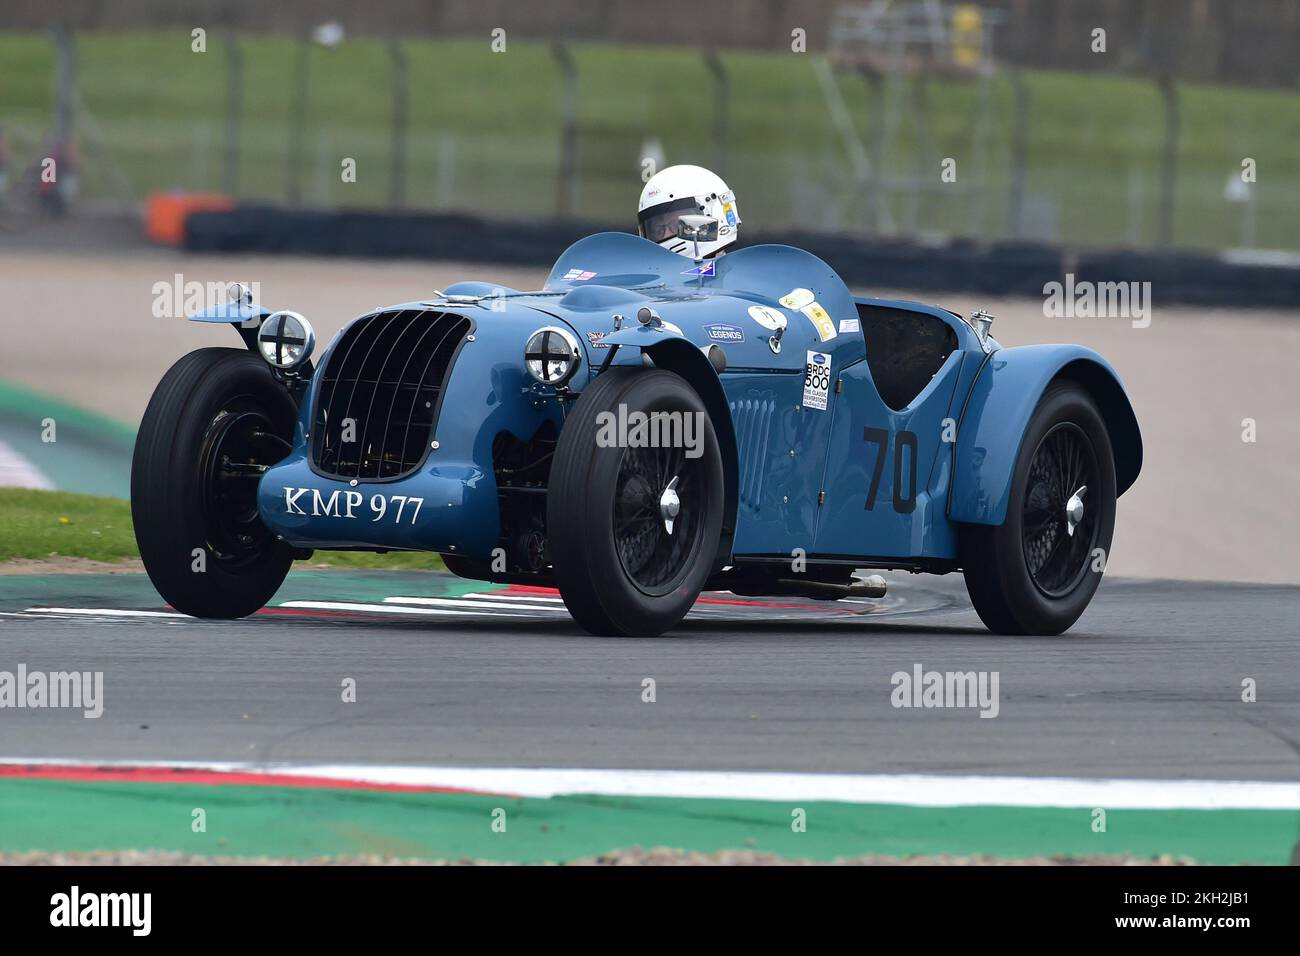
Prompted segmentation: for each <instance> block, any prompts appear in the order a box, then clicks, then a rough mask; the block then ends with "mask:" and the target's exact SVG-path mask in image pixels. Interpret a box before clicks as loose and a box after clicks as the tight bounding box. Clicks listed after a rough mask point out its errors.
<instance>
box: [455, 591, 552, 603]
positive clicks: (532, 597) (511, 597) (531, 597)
mask: <svg viewBox="0 0 1300 956" xmlns="http://www.w3.org/2000/svg"><path fill="white" fill-rule="evenodd" d="M464 597H467V598H490V599H491V600H493V601H545V602H547V603H548V604H563V603H564V599H563V598H558V597H550V596H548V595H542V594H492V593H490V592H488V591H483V592H481V593H479V594H466V595H464Z"/></svg>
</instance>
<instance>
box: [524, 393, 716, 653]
mask: <svg viewBox="0 0 1300 956" xmlns="http://www.w3.org/2000/svg"><path fill="white" fill-rule="evenodd" d="M620 409H623V410H624V412H623V414H622V415H620ZM636 412H642V413H644V414H646V415H647V416H648V415H650V414H652V413H655V412H667V413H678V414H680V415H682V416H683V417H682V418H680V419H678V421H679V422H681V423H682V425H683V430H682V431H681V432H680V433H679V434H680V435H682V436H683V438H685V437H689V434H690V433H688V432H686V431H685V430H684V426H685V423H686V421H687V419H686V417H685V416H690V421H691V423H692V427H693V428H695V427H696V426H698V429H697V430H696V431H695V432H694V434H695V435H696V436H698V438H699V452H700V454H699V455H698V456H697V457H694V458H692V457H690V456H689V455H688V451H691V450H693V449H688V448H686V447H667V448H662V447H661V448H655V447H624V446H625V445H630V444H632V442H622V441H618V442H617V443H611V442H610V441H609V440H608V439H609V431H608V428H609V425H610V424H611V422H613V421H618V420H622V421H625V422H626V421H631V420H632V418H631V417H632V415H633V413H636ZM606 413H608V414H606ZM611 415H612V416H613V417H612V418H610V417H609V416H611ZM602 427H604V428H605V429H606V430H605V431H602ZM629 437H630V436H629ZM678 444H683V445H684V442H679V443H678ZM674 479H675V481H674ZM674 506H675V507H676V508H678V509H679V510H677V511H676V512H675V513H673V514H672V516H671V518H668V517H666V515H668V514H669V513H670V512H671V511H672V509H673V507H674ZM722 508H723V484H722V456H721V453H720V452H719V450H718V440H717V436H716V435H715V434H714V431H713V423H712V421H711V420H710V419H709V415H708V412H707V411H706V410H705V408H704V404H703V402H701V401H700V398H699V396H698V395H697V394H696V393H695V390H694V389H692V388H691V387H690V385H688V384H687V383H686V381H685V380H684V379H683V378H681V376H679V375H677V374H675V373H673V372H669V371H667V370H664V369H654V370H651V371H646V370H643V369H632V368H610V369H608V370H607V371H605V372H602V373H601V374H600V375H599V376H598V377H597V378H596V380H595V381H594V382H592V383H591V384H590V385H588V386H587V388H586V390H584V391H583V393H582V395H581V396H580V397H579V399H578V401H577V403H576V404H575V405H574V407H573V409H572V411H571V412H570V413H569V416H568V419H567V420H566V422H565V424H564V429H563V431H561V433H560V441H559V444H558V447H557V448H556V452H555V458H554V461H553V462H552V466H551V475H550V483H549V487H548V490H547V503H546V527H547V541H548V544H547V547H548V553H549V556H550V559H551V563H552V565H553V567H554V570H555V580H556V584H557V585H558V586H559V589H560V596H561V597H562V598H563V599H564V604H565V606H566V607H567V608H568V609H569V613H570V614H572V615H573V618H574V620H576V621H577V622H578V623H579V624H580V625H581V626H582V627H584V628H586V629H587V630H588V631H590V632H591V633H593V634H599V635H615V636H639V637H653V636H657V635H659V634H662V633H664V632H665V631H667V630H668V629H670V628H671V627H673V626H674V625H676V624H677V623H678V622H679V621H680V620H681V619H682V618H683V617H685V616H686V613H687V612H688V611H689V610H690V609H691V607H692V605H694V603H695V599H696V598H698V597H699V595H700V590H701V589H702V588H703V586H704V582H705V581H706V580H707V579H708V576H709V573H710V572H711V570H712V565H713V561H714V558H715V555H716V552H717V547H718V538H719V535H720V533H721V528H722ZM669 521H671V524H672V530H671V532H670V531H669V530H668V523H669Z"/></svg>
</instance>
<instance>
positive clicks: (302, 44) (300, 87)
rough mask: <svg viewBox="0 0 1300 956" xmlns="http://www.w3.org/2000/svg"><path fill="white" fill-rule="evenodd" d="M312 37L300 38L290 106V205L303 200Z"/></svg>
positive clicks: (287, 190)
mask: <svg viewBox="0 0 1300 956" xmlns="http://www.w3.org/2000/svg"><path fill="white" fill-rule="evenodd" d="M310 50H311V37H310V36H309V35H308V34H307V33H306V32H305V31H304V32H303V33H302V35H301V36H300V37H299V39H298V58H297V61H296V62H295V65H294V80H293V92H292V97H291V99H290V106H289V123H288V127H289V144H288V157H287V160H286V162H287V166H286V167H285V197H286V198H287V199H288V202H289V205H291V206H296V205H298V204H299V203H300V202H301V200H302V182H301V175H302V139H303V133H304V131H305V129H306V125H307V90H308V83H309V79H308V69H307V68H308V59H307V55H308V53H309V52H310Z"/></svg>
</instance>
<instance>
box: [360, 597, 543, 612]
mask: <svg viewBox="0 0 1300 956" xmlns="http://www.w3.org/2000/svg"><path fill="white" fill-rule="evenodd" d="M384 603H385V604H415V605H419V606H421V607H423V606H426V605H427V606H430V607H472V608H478V609H479V610H480V611H482V612H484V613H488V614H490V613H493V612H494V611H495V610H496V608H499V607H503V608H507V609H510V610H515V611H551V612H552V613H554V612H555V611H560V612H562V613H564V608H562V607H554V606H552V605H546V604H508V603H506V602H504V601H499V602H497V603H494V604H485V603H484V602H482V601H468V600H462V599H460V598H436V597H386V598H384Z"/></svg>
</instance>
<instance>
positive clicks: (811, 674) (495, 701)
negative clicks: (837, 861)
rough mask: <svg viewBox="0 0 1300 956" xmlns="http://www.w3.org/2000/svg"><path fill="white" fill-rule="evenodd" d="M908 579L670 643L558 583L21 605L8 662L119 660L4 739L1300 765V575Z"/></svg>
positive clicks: (417, 760)
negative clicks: (491, 589) (996, 626)
mask: <svg viewBox="0 0 1300 956" xmlns="http://www.w3.org/2000/svg"><path fill="white" fill-rule="evenodd" d="M75 579H76V576H69V578H68V582H69V583H68V587H69V588H70V589H75V587H76V585H75ZM890 581H891V592H890V595H889V597H888V598H886V599H885V600H884V602H882V603H881V605H880V606H879V607H875V606H873V605H871V604H863V605H859V606H847V605H844V604H835V605H825V604H817V603H816V602H804V601H789V602H786V601H783V600H781V599H774V600H773V601H772V602H770V603H772V604H783V605H786V606H784V607H771V606H764V605H758V606H753V605H744V604H736V605H732V604H726V603H711V604H701V605H698V606H697V610H696V611H694V612H692V614H691V616H690V617H688V618H687V620H686V621H685V622H684V623H683V624H682V625H681V626H680V627H679V628H678V629H677V630H675V631H674V632H672V633H671V634H670V635H669V636H667V637H664V638H658V639H652V640H650V639H647V640H629V639H601V638H594V637H590V636H588V635H586V634H584V633H583V632H581V631H579V630H578V629H577V628H576V626H575V625H574V624H573V623H572V621H571V620H570V619H569V618H568V616H567V614H565V613H564V612H563V611H562V610H561V609H560V608H558V607H556V606H554V602H553V601H552V602H549V603H550V604H551V606H550V607H546V606H545V605H546V604H547V603H548V602H546V601H544V600H538V599H537V598H539V597H540V595H538V596H537V597H534V598H529V597H525V598H522V599H518V603H520V604H521V605H523V606H524V607H523V609H517V608H509V607H507V608H503V612H504V611H509V612H510V613H512V614H515V615H517V616H514V617H505V616H503V615H502V614H493V613H487V612H484V613H472V612H469V611H466V612H465V613H461V612H460V611H459V610H457V609H456V608H454V607H453V608H451V609H450V610H447V609H443V610H441V611H440V612H439V613H436V614H431V613H425V614H420V613H418V611H413V610H411V609H410V608H408V607H396V608H394V609H393V610H392V612H391V613H382V614H381V613H372V612H370V611H366V610H360V609H357V610H349V609H346V608H344V609H342V610H340V609H332V610H331V609H324V608H320V607H316V608H285V607H279V608H272V610H271V612H270V613H265V614H260V615H258V616H255V617H253V618H250V619H247V620H244V621H237V622H212V621H194V620H191V619H188V618H180V617H157V618H148V617H143V618H142V617H118V618H114V617H111V616H106V615H105V616H100V615H94V614H80V615H78V614H72V613H62V612H55V611H40V612H28V613H18V614H15V613H9V614H5V615H3V616H0V669H13V667H14V666H15V665H16V662H20V661H21V662H23V663H24V664H26V666H27V668H28V670H29V671H33V670H64V669H74V668H75V669H78V670H102V671H103V672H104V684H105V692H104V695H105V699H106V708H105V713H104V715H103V716H102V717H101V718H99V719H97V720H88V719H84V718H83V717H82V715H81V714H80V712H70V711H66V710H10V711H7V712H6V713H5V715H4V719H3V720H0V754H3V755H5V756H6V757H30V758H69V759H71V758H79V759H103V760H142V761H147V760H166V759H184V760H196V759H198V760H214V761H215V760H233V761H254V762H263V761H265V762H281V761H283V762H297V761H306V762H346V763H379V762H385V763H400V764H434V765H456V766H516V767H541V766H546V767H587V768H645V769H654V768H672V769H704V770H729V769H735V770H780V771H814V772H845V773H980V774H1010V775H1027V776H1046V775H1064V776H1082V777H1128V778H1137V777H1141V778H1164V779H1180V778H1193V779H1236V780H1285V781H1291V780H1300V654H1298V653H1297V647H1296V644H1297V631H1296V622H1297V621H1300V588H1296V587H1287V586H1274V585H1202V584H1189V583H1185V582H1167V581H1144V580H1134V579H1130V580H1124V579H1119V580H1111V579H1109V578H1108V579H1107V580H1106V581H1105V582H1104V583H1103V585H1102V588H1101V591H1100V592H1099V594H1098V595H1097V597H1096V599H1095V600H1094V602H1093V605H1092V607H1091V608H1090V609H1089V610H1088V612H1087V613H1086V614H1085V615H1084V617H1083V618H1082V619H1081V621H1080V622H1079V623H1078V624H1076V626H1075V627H1074V628H1073V629H1072V630H1071V631H1070V632H1068V633H1067V634H1065V635H1063V636H1060V637H1054V638H1007V637H998V636H994V635H991V634H989V633H988V632H987V631H985V630H984V628H983V627H982V625H981V624H980V623H979V621H978V619H977V618H976V616H975V614H974V613H973V611H971V610H970V608H969V605H968V604H967V603H966V600H965V593H964V588H963V586H962V582H961V579H960V576H958V575H949V576H947V577H943V578H937V577H909V576H906V575H903V576H893V577H891V578H890ZM345 590H346V588H344V587H340V592H342V591H345ZM394 593H398V594H402V593H408V594H409V593H410V590H409V589H406V588H404V587H402V586H399V587H398V589H397V590H396V591H395V592H394ZM728 597H730V596H729V595H715V596H714V599H715V601H716V602H721V601H724V600H726V599H727V598H728ZM338 600H339V601H340V602H342V601H345V600H346V598H343V597H340V598H339V599H338ZM511 600H512V599H510V598H508V597H499V598H498V600H497V603H498V604H507V603H509V602H510V601H511ZM478 603H479V604H488V603H491V602H490V601H488V600H487V599H481V600H480V601H479V602H478ZM46 604H48V602H46ZM534 605H535V606H536V608H537V609H536V610H529V609H528V608H529V607H530V606H534ZM80 606H81V607H85V606H86V605H85V604H84V603H83V604H82V605H80ZM475 606H477V605H475ZM153 607H155V608H159V605H158V604H154V605H153ZM916 664H920V665H922V666H923V667H924V668H925V669H926V670H940V671H949V670H963V671H964V670H988V671H997V672H998V673H999V677H1000V711H999V714H998V716H997V717H996V718H994V719H983V718H980V717H979V716H978V714H977V712H976V711H975V710H955V709H947V710H926V709H899V708H895V707H893V706H892V705H891V692H892V690H893V687H892V685H891V675H892V674H893V673H894V672H896V671H907V672H911V671H912V669H913V667H914V665H916ZM348 677H351V678H354V679H355V680H356V682H357V702H356V703H343V702H342V700H341V692H340V687H341V682H342V681H343V679H344V678H348ZM646 678H653V679H654V681H655V690H656V698H657V699H656V701H655V702H654V703H645V702H643V700H642V687H643V684H642V682H643V681H644V680H645V679H646ZM1245 678H1253V679H1254V680H1255V681H1256V682H1257V694H1258V700H1257V701H1256V702H1254V703H1244V702H1242V700H1241V686H1242V681H1243V679H1245ZM1298 785H1300V784H1298Z"/></svg>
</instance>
